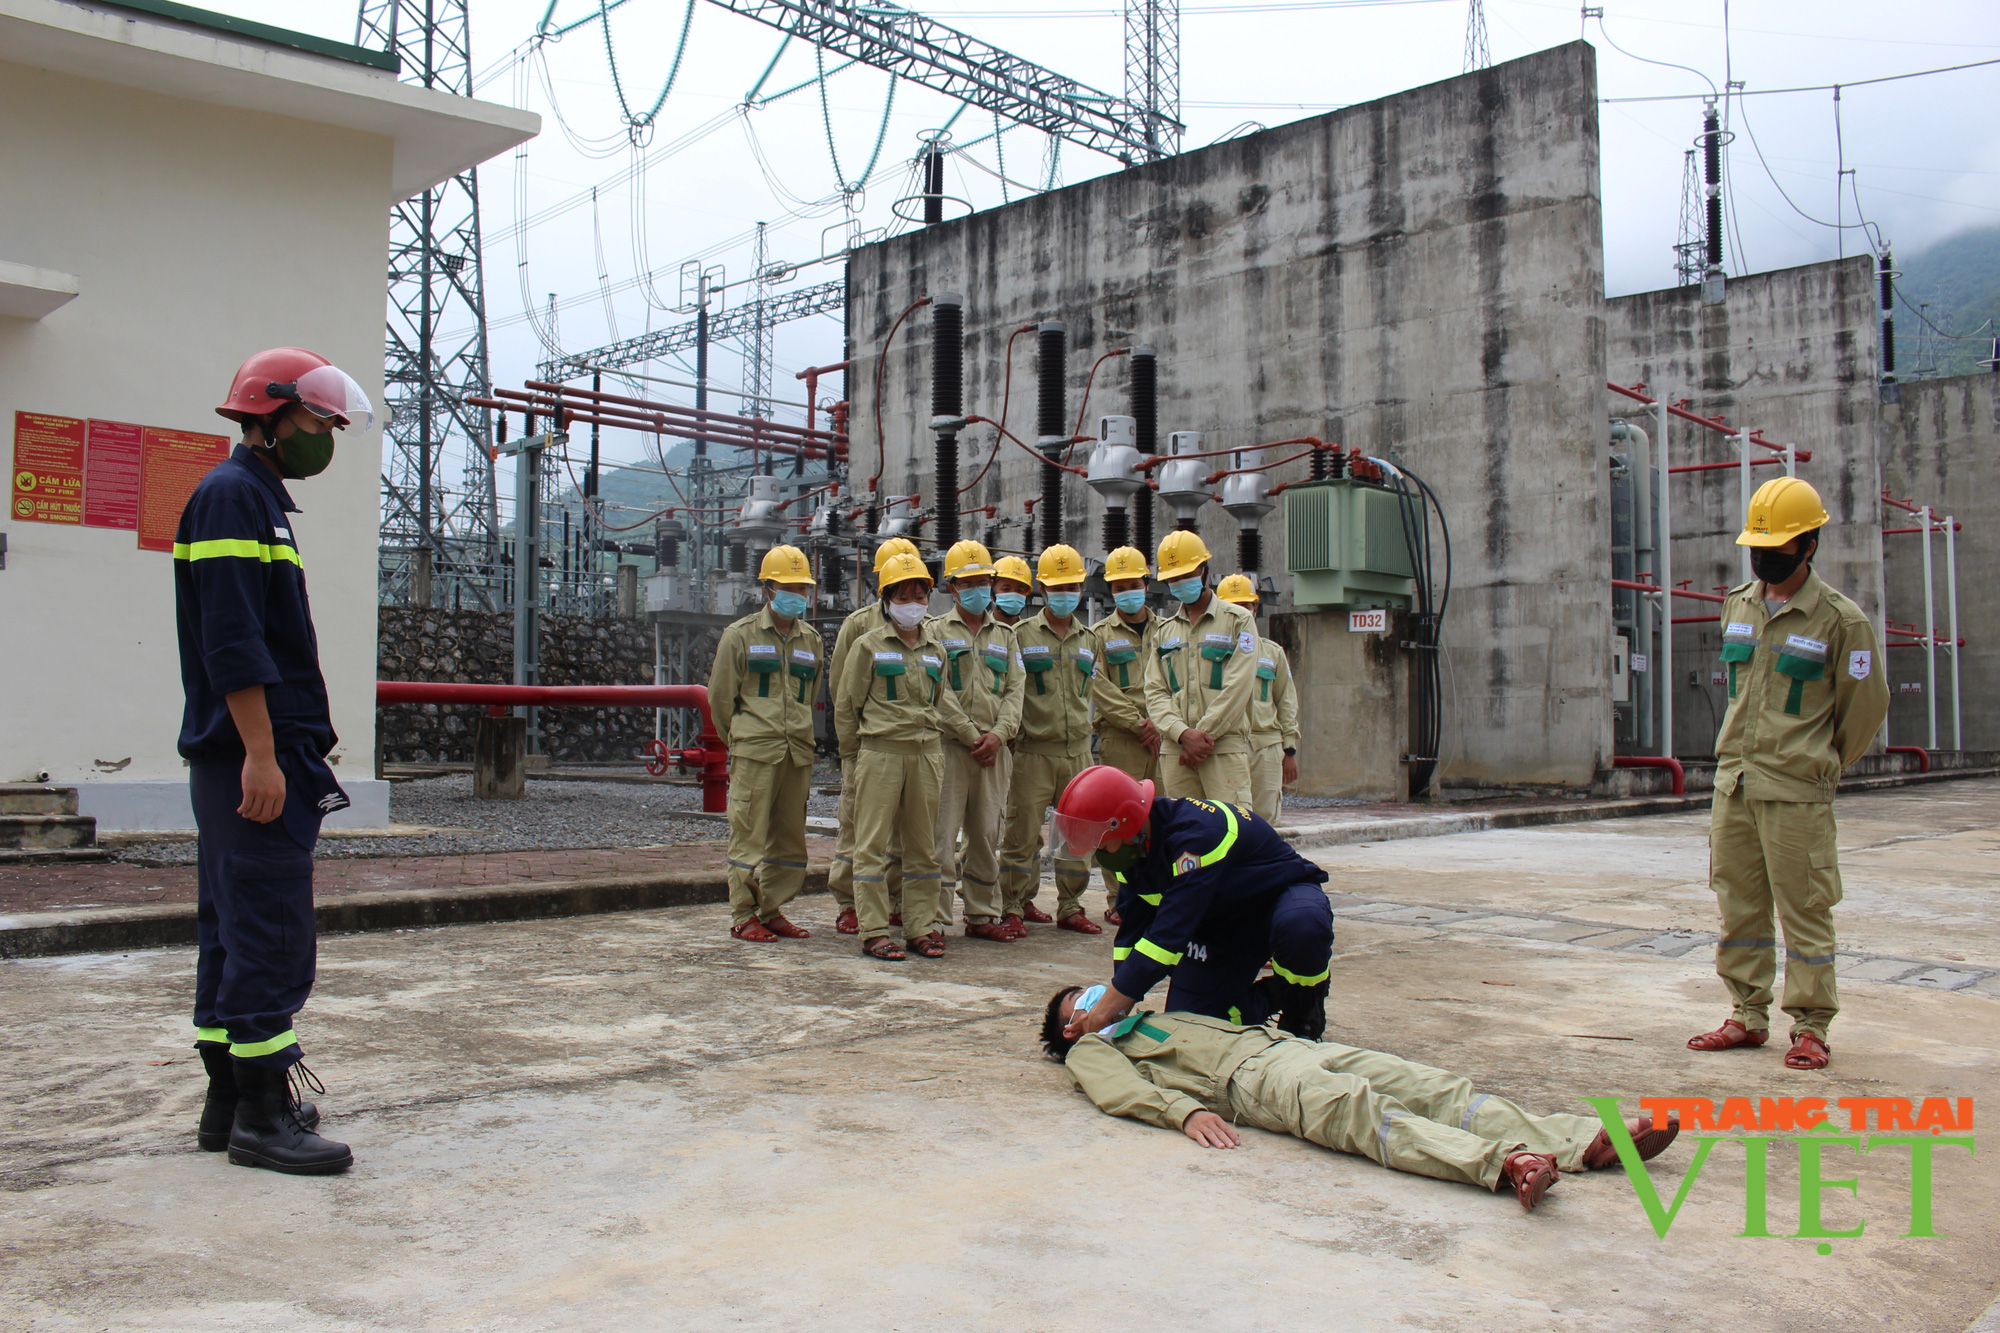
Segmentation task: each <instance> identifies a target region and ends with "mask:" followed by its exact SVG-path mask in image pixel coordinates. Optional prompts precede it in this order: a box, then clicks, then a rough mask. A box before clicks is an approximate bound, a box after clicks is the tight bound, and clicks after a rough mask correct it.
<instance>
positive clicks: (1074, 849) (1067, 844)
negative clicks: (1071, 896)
mask: <svg viewBox="0 0 2000 1333" xmlns="http://www.w3.org/2000/svg"><path fill="white" fill-rule="evenodd" d="M1152 812H1153V784H1152V783H1151V782H1142V781H1140V780H1138V779H1137V778H1134V777H1132V776H1131V775H1130V774H1128V773H1126V772H1124V771H1123V770H1122V769H1116V768H1112V767H1111V766H1110V765H1108V764H1093V765H1092V766H1091V767H1089V768H1086V769H1084V770H1083V772H1081V773H1079V774H1077V775H1076V776H1075V777H1074V778H1071V779H1070V784H1069V786H1067V787H1065V788H1063V794H1062V795H1061V796H1060V797H1058V798H1057V800H1056V812H1055V814H1054V816H1052V817H1051V818H1050V820H1049V830H1050V835H1051V838H1052V840H1053V841H1054V843H1055V853H1056V855H1058V856H1062V857H1070V858H1075V859H1081V858H1083V857H1086V856H1089V855H1091V854H1092V853H1093V852H1095V851H1097V849H1098V848H1100V847H1102V846H1103V845H1104V844H1105V843H1106V842H1107V841H1110V840H1113V839H1116V840H1117V841H1119V842H1126V841H1129V840H1130V839H1133V838H1136V837H1138V836H1139V834H1140V832H1141V831H1142V830H1144V828H1145V827H1146V820H1147V819H1148V818H1149V817H1151V815H1152Z"/></svg>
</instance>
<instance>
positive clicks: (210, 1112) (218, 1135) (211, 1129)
mask: <svg viewBox="0 0 2000 1333" xmlns="http://www.w3.org/2000/svg"><path fill="white" fill-rule="evenodd" d="M194 1048H195V1050H197V1051H199V1052H201V1065H202V1068H204V1069H206V1070H207V1071H208V1097H207V1099H206V1100H204V1101H203V1102H202V1104H201V1123H200V1124H199V1125H198V1126H196V1128H195V1132H194V1139H195V1142H196V1143H198V1144H200V1145H201V1150H202V1151H203V1152H221V1151H222V1150H223V1149H224V1148H227V1147H228V1146H229V1127H230V1126H231V1125H233V1124H235V1123H236V1070H235V1068H234V1062H233V1061H231V1060H230V1058H229V1043H228V1042H224V1041H198V1042H196V1043H195V1044H194ZM294 1094H295V1095H296V1088H294ZM292 1114H294V1115H296V1116H297V1117H298V1118H299V1123H300V1124H301V1125H304V1126H305V1127H306V1128H307V1129H317V1128H319V1108H318V1107H317V1106H314V1105H313V1104H312V1103H311V1102H301V1101H296V1100H295V1101H294V1104H293V1107H292Z"/></svg>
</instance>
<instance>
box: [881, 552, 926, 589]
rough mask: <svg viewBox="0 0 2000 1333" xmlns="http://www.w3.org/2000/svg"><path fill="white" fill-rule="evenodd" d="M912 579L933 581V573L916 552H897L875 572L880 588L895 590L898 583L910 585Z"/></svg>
mask: <svg viewBox="0 0 2000 1333" xmlns="http://www.w3.org/2000/svg"><path fill="white" fill-rule="evenodd" d="M911 579H922V580H923V581H924V582H925V583H929V582H930V581H931V572H930V570H929V569H927V568H926V567H925V566H924V560H923V557H922V556H920V555H918V554H917V553H916V552H915V551H897V552H894V553H893V554H891V555H890V557H889V558H888V559H887V560H884V561H883V562H882V563H881V565H879V566H878V567H877V568H876V570H875V582H876V585H877V586H878V587H882V588H893V587H895V586H896V585H897V584H898V583H908V582H909V581H910V580H911Z"/></svg>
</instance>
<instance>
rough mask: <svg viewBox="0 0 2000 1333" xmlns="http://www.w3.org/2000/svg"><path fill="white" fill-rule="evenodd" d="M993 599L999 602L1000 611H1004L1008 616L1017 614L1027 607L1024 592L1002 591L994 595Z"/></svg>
mask: <svg viewBox="0 0 2000 1333" xmlns="http://www.w3.org/2000/svg"><path fill="white" fill-rule="evenodd" d="M993 600H994V601H996V602H998V603H1000V609H1001V610H1002V611H1005V612H1006V613H1007V614H1008V615H1010V616H1018V615H1020V614H1021V612H1023V611H1025V610H1026V609H1027V607H1028V597H1027V594H1026V593H1018V592H1003V593H1001V594H999V595H998V596H996V597H995V598H994V599H993Z"/></svg>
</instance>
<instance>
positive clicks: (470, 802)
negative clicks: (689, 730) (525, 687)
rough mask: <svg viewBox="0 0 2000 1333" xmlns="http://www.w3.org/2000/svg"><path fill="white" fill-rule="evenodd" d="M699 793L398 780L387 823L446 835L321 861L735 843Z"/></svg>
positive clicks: (154, 846)
mask: <svg viewBox="0 0 2000 1333" xmlns="http://www.w3.org/2000/svg"><path fill="white" fill-rule="evenodd" d="M838 781H839V774H838V771H837V770H836V769H833V768H830V767H829V768H828V769H827V771H825V772H824V773H822V772H819V771H817V770H816V771H815V772H814V774H813V786H814V789H815V794H814V795H813V796H811V797H809V798H808V799H807V801H806V812H807V813H808V814H813V815H825V816H827V817H829V818H831V817H832V815H833V812H834V804H835V800H836V798H834V797H832V796H820V795H818V794H817V789H818V787H819V786H820V785H821V784H822V783H826V784H832V783H835V782H838ZM700 809H701V788H700V787H682V786H675V785H671V784H668V783H626V782H570V781H565V780H563V779H561V778H530V779H529V780H528V794H527V795H526V796H525V797H523V798H522V799H521V800H519V801H476V800H474V799H473V797H472V775H471V774H469V773H454V774H450V775H448V776H446V777H438V778H421V779H418V780H417V781H415V782H398V783H396V784H395V785H394V786H392V787H391V788H390V789H389V818H390V820H391V821H393V822H394V823H397V824H418V825H426V826H429V827H432V828H437V829H442V830H449V831H446V832H439V833H426V834H419V835H414V836H410V837H399V838H346V837H339V838H322V839H320V843H319V848H318V851H317V852H316V853H315V855H316V856H318V857H321V858H328V857H344V856H444V855H453V856H456V855H462V854H465V853H469V852H511V851H528V850H533V849H537V848H555V847H658V846H660V845H662V844H667V843H678V842H712V841H717V840H720V839H723V838H726V837H728V836H729V833H728V829H727V827H726V826H725V825H723V824H722V823H721V822H720V821H718V820H712V819H687V818H677V817H676V815H675V812H676V811H683V810H700ZM117 859H118V860H120V861H133V862H140V863H143V864H146V865H192V864H193V863H194V859H195V844H194V841H193V840H192V839H188V840H186V841H178V842H151V843H138V844H134V845H132V846H129V847H125V848H122V849H120V850H119V852H118V854H117Z"/></svg>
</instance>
